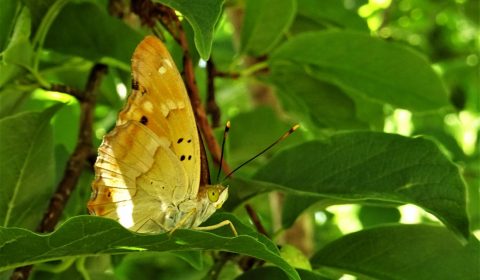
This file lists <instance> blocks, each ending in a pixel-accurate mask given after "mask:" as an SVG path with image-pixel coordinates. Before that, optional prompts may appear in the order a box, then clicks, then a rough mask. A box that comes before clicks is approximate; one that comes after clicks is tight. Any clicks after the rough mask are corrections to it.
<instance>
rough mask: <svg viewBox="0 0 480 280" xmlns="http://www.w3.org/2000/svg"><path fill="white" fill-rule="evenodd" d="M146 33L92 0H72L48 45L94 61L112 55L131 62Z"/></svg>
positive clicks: (53, 28)
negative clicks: (141, 32) (134, 51)
mask: <svg viewBox="0 0 480 280" xmlns="http://www.w3.org/2000/svg"><path fill="white" fill-rule="evenodd" d="M141 39H142V36H141V35H140V34H139V33H137V32H136V31H134V30H133V29H131V28H130V27H128V26H127V25H126V24H124V23H123V22H122V21H121V20H119V19H117V18H114V17H111V16H109V15H108V14H107V13H106V11H104V10H102V9H101V8H100V7H99V6H98V5H96V4H94V3H90V2H84V3H69V4H67V5H66V6H65V7H64V8H63V10H62V11H61V12H60V14H59V15H58V16H57V18H56V19H55V21H54V22H53V24H52V26H51V28H50V30H49V32H48V35H47V38H46V40H45V48H49V49H52V50H55V51H58V52H61V53H64V54H70V55H75V56H81V57H84V58H86V59H89V60H92V61H99V60H101V59H104V58H111V59H113V60H115V61H117V62H120V63H125V67H126V68H129V67H128V66H127V65H129V64H130V58H131V56H132V53H133V50H134V49H135V47H136V45H137V44H138V42H140V40H141Z"/></svg>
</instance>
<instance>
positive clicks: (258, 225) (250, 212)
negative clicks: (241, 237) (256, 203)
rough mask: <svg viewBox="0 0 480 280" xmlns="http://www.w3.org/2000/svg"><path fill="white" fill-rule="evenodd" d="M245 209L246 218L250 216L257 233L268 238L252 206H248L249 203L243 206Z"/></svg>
mask: <svg viewBox="0 0 480 280" xmlns="http://www.w3.org/2000/svg"><path fill="white" fill-rule="evenodd" d="M245 209H246V210H247V213H248V216H250V219H251V220H252V222H253V224H254V225H255V227H256V228H257V231H258V232H259V233H261V234H263V235H265V236H266V237H269V235H268V233H267V231H266V230H265V227H264V226H263V225H262V222H261V221H260V219H259V218H258V215H257V212H255V210H254V209H253V207H252V205H250V204H249V203H247V204H245Z"/></svg>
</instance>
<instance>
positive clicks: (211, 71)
mask: <svg viewBox="0 0 480 280" xmlns="http://www.w3.org/2000/svg"><path fill="white" fill-rule="evenodd" d="M207 114H209V115H210V116H211V117H212V126H213V127H219V126H220V108H219V107H218V104H217V102H216V101H215V64H214V63H213V59H212V58H210V59H209V60H208V61H207Z"/></svg>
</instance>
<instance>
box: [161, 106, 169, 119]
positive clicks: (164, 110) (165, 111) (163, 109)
mask: <svg viewBox="0 0 480 280" xmlns="http://www.w3.org/2000/svg"><path fill="white" fill-rule="evenodd" d="M160 111H161V112H162V115H163V116H164V117H165V118H166V117H167V116H168V113H170V109H168V107H167V105H165V104H163V103H162V104H161V105H160Z"/></svg>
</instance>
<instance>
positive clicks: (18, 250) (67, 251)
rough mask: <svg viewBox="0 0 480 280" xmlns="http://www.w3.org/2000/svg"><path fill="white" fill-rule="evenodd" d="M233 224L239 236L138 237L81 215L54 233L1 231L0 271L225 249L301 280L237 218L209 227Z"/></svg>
mask: <svg viewBox="0 0 480 280" xmlns="http://www.w3.org/2000/svg"><path fill="white" fill-rule="evenodd" d="M225 219H229V220H231V221H232V222H233V223H234V224H235V227H236V229H237V231H238V233H239V234H240V235H239V236H238V237H232V232H231V231H230V230H229V228H228V227H227V228H221V229H218V230H215V231H213V232H206V231H195V230H177V231H175V232H174V233H173V235H172V236H169V235H168V234H167V233H164V234H158V235H148V234H137V233H133V232H131V231H128V230H126V229H125V228H123V227H122V226H121V225H120V224H118V223H117V222H115V221H113V220H110V219H105V218H101V217H88V216H78V217H75V218H72V219H70V220H68V221H66V222H65V223H64V224H63V225H62V226H60V227H59V228H58V229H57V230H56V231H55V232H53V233H51V234H41V235H40V234H36V233H33V232H31V231H28V230H25V229H20V228H4V227H0V244H2V245H0V270H5V269H10V268H13V267H17V266H21V265H27V264H33V263H38V262H44V261H48V260H55V259H61V258H64V257H78V256H89V255H96V254H119V253H131V252H135V251H145V250H151V251H185V250H203V249H211V250H224V251H230V252H236V253H239V254H244V255H250V256H253V257H256V258H260V259H263V260H266V261H269V262H271V263H273V264H275V265H277V266H278V267H280V268H281V269H282V270H283V271H284V272H285V273H286V274H287V275H288V278H289V279H300V278H299V277H298V274H297V272H296V271H295V270H294V269H293V268H292V267H291V266H290V265H288V263H287V262H286V261H285V260H283V259H282V258H281V257H280V255H279V251H278V249H277V247H276V245H275V244H274V243H272V241H270V240H269V239H267V238H266V237H265V236H263V235H261V234H258V233H256V232H255V231H253V230H252V229H251V228H249V227H247V226H245V225H243V224H242V223H240V222H239V221H238V220H237V219H235V217H234V216H233V215H227V214H218V215H215V216H214V217H213V219H210V220H209V222H211V223H215V222H219V221H222V220H225Z"/></svg>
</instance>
